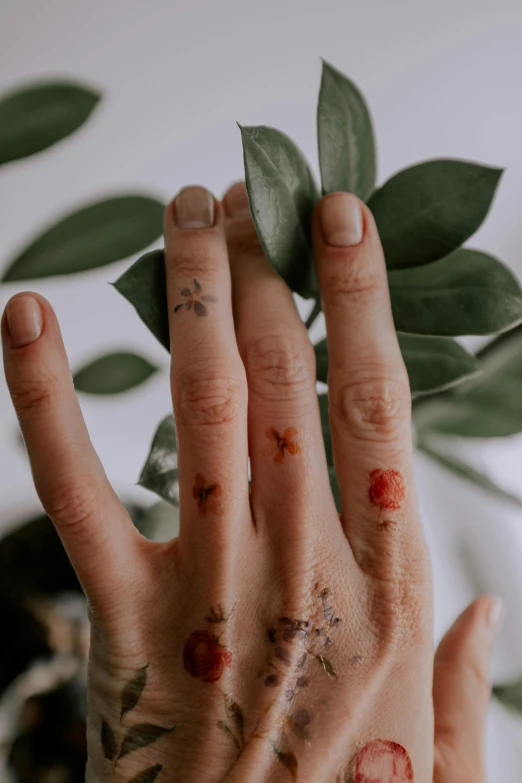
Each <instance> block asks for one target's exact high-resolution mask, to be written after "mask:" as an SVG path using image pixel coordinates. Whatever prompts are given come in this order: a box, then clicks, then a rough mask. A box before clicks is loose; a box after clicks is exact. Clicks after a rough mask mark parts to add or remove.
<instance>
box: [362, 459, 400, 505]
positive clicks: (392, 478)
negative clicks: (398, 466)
mask: <svg viewBox="0 0 522 783" xmlns="http://www.w3.org/2000/svg"><path fill="white" fill-rule="evenodd" d="M405 492H406V488H405V486H404V479H403V477H402V474H401V473H399V471H398V470H392V469H391V468H390V469H389V470H372V472H371V473H370V489H369V493H368V494H369V496H370V500H371V502H372V503H373V505H374V506H380V507H381V508H388V509H394V510H396V509H398V508H400V507H401V505H402V501H403V500H404V495H405Z"/></svg>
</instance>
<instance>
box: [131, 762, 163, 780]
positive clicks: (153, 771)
mask: <svg viewBox="0 0 522 783" xmlns="http://www.w3.org/2000/svg"><path fill="white" fill-rule="evenodd" d="M162 769H163V767H162V766H161V764H155V765H154V766H153V767H148V768H147V769H144V770H143V772H138V774H137V775H135V776H134V777H133V778H132V780H129V783H154V781H155V780H156V778H157V777H158V775H159V773H160V772H161V770H162Z"/></svg>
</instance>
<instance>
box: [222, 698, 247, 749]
mask: <svg viewBox="0 0 522 783" xmlns="http://www.w3.org/2000/svg"><path fill="white" fill-rule="evenodd" d="M225 709H226V711H227V715H228V717H229V718H230V720H232V721H234V723H235V726H236V729H237V730H238V732H239V736H240V737H241V742H242V743H243V744H244V742H245V738H244V735H243V730H244V728H245V718H244V716H243V710H242V709H241V707H240V706H239V704H238V703H237V701H234V699H232V698H231V697H230V696H226V695H225Z"/></svg>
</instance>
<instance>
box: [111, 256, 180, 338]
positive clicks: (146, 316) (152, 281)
mask: <svg viewBox="0 0 522 783" xmlns="http://www.w3.org/2000/svg"><path fill="white" fill-rule="evenodd" d="M113 285H114V287H115V288H116V290H117V291H119V292H120V294H121V295H122V296H124V297H125V299H127V300H128V301H129V302H130V303H131V305H132V306H133V307H134V308H135V310H136V312H137V313H138V315H139V317H140V318H141V320H142V321H143V323H144V324H145V326H146V327H147V328H148V329H150V331H151V332H152V334H153V335H154V337H156V339H157V340H159V342H160V343H161V344H162V345H163V347H164V348H166V349H167V351H169V350H170V335H169V308H168V304H167V284H166V279H165V252H164V250H153V251H152V252H150V253H146V254H145V255H144V256H141V258H138V260H137V261H135V262H134V264H132V266H130V267H129V269H127V271H126V272H124V273H123V275H122V276H121V277H119V278H118V280H116V282H115V283H113Z"/></svg>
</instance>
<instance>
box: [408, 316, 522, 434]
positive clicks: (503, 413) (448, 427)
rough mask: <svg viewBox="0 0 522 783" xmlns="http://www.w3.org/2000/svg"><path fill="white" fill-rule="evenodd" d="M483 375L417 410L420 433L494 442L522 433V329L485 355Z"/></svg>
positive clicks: (416, 422)
mask: <svg viewBox="0 0 522 783" xmlns="http://www.w3.org/2000/svg"><path fill="white" fill-rule="evenodd" d="M481 369H482V373H481V374H480V375H479V376H477V377H476V378H473V379H471V380H469V381H466V382H465V383H463V384H462V385H461V386H458V387H457V388H455V389H454V390H453V391H452V392H451V393H449V392H447V393H445V394H442V395H440V396H437V397H435V398H434V399H433V400H426V402H425V403H424V404H421V405H420V406H419V407H418V408H415V410H414V418H415V424H416V426H417V429H418V430H419V431H420V432H424V431H434V432H439V433H444V434H449V435H462V436H465V437H479V438H494V437H502V436H506V435H515V434H517V433H519V432H522V329H520V328H518V329H516V330H514V331H513V332H512V333H509V334H506V336H505V339H502V340H499V341H498V342H497V343H496V345H495V347H491V348H489V349H488V350H487V351H485V352H483V353H482V355H481Z"/></svg>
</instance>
